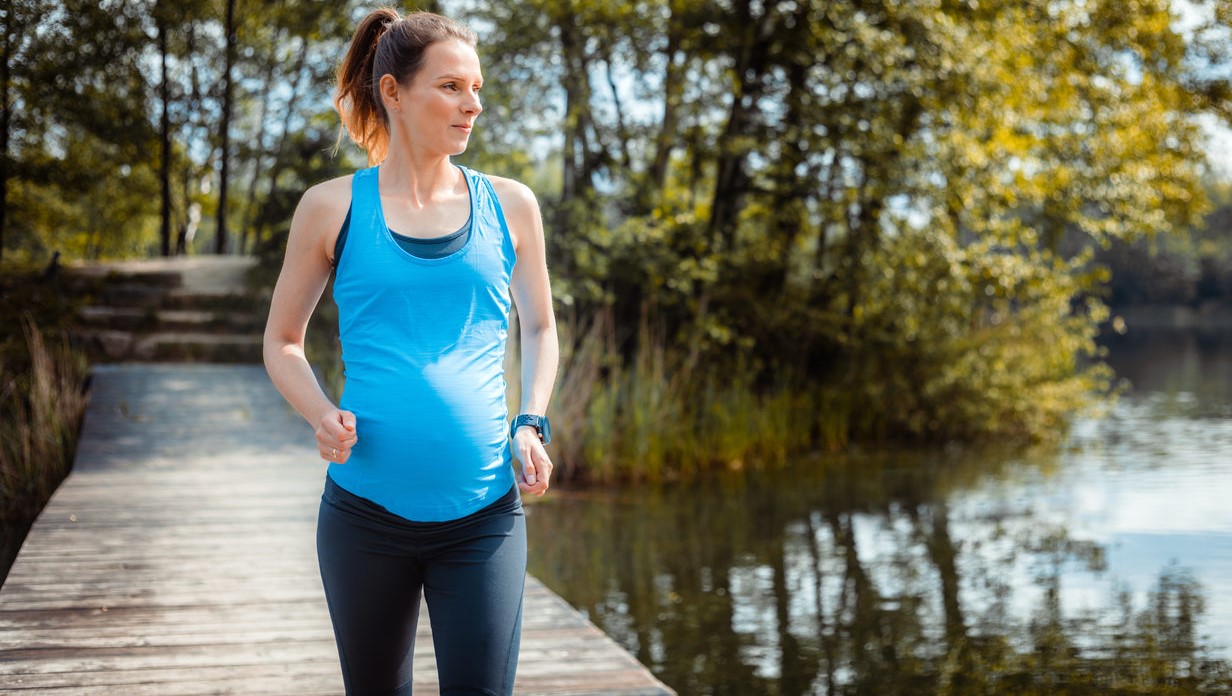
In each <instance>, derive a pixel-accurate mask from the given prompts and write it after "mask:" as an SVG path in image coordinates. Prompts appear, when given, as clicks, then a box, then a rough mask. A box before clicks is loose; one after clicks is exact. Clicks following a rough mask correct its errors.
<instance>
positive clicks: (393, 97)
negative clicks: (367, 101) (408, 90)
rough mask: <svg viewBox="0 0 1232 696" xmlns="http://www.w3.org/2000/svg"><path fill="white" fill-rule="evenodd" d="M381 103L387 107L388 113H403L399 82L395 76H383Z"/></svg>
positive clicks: (386, 74) (387, 74)
mask: <svg viewBox="0 0 1232 696" xmlns="http://www.w3.org/2000/svg"><path fill="white" fill-rule="evenodd" d="M380 86H381V101H382V102H383V103H384V105H385V111H386V112H387V113H399V112H401V111H402V102H401V100H400V99H399V95H398V81H397V80H395V79H394V76H393V75H390V74H389V73H385V74H384V75H381V82H380Z"/></svg>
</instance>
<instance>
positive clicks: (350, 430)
mask: <svg viewBox="0 0 1232 696" xmlns="http://www.w3.org/2000/svg"><path fill="white" fill-rule="evenodd" d="M316 436H317V450H318V451H319V452H320V454H321V459H324V460H325V461H327V462H334V463H337V464H345V463H346V460H347V459H348V458H350V456H351V448H352V447H354V446H355V443H356V442H358V441H359V437H358V436H357V435H356V433H355V414H354V413H351V412H350V411H343V410H342V409H334V410H332V411H328V412H326V413H325V415H324V416H321V421H320V423H318V424H317V430H316Z"/></svg>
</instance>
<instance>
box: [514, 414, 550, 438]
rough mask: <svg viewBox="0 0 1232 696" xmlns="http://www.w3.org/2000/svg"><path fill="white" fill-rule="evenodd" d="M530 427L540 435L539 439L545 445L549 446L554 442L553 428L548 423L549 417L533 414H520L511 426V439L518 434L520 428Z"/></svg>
mask: <svg viewBox="0 0 1232 696" xmlns="http://www.w3.org/2000/svg"><path fill="white" fill-rule="evenodd" d="M524 425H529V426H530V427H532V428H534V429H535V432H537V433H539V439H540V440H541V441H542V442H543V444H545V445H546V444H548V443H549V442H551V441H552V426H551V424H550V423H548V417H547V416H539V415H535V414H533V413H519V414H518V416H517V417H516V418H514V419H513V422H512V423H510V424H509V437H513V435H514V433H516V432H518V428H520V427H522V426H524Z"/></svg>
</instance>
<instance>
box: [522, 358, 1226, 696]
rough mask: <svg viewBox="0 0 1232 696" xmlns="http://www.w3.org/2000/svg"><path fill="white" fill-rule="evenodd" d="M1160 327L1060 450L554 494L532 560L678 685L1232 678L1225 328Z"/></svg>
mask: <svg viewBox="0 0 1232 696" xmlns="http://www.w3.org/2000/svg"><path fill="white" fill-rule="evenodd" d="M1169 345H1170V344H1168V343H1167V342H1166V341H1165V342H1163V343H1150V342H1147V343H1140V344H1139V345H1137V347H1134V346H1131V347H1128V348H1127V347H1125V346H1120V347H1117V346H1113V348H1114V356H1116V359H1119V360H1121V361H1122V363H1121V364H1117V362H1116V360H1115V359H1114V361H1113V362H1114V367H1116V368H1117V369H1118V371H1119V372H1120V374H1122V375H1124V376H1126V377H1127V378H1129V379H1131V380H1133V381H1134V384H1135V386H1134V388H1133V389H1132V390H1130V391H1129V393H1127V394H1126V396H1125V397H1124V398H1123V399H1122V400H1121V401H1120V403H1119V404H1118V405H1117V407H1116V409H1115V411H1114V412H1113V414H1112V415H1111V416H1110V417H1109V418H1107V419H1104V420H1101V421H1098V422H1096V421H1091V422H1083V423H1080V424H1079V425H1078V427H1076V428H1075V432H1074V435H1073V437H1072V438H1071V444H1070V446H1069V447H1067V448H1066V449H1065V450H1064V451H1063V452H1061V453H1056V452H1053V453H1047V452H1029V453H1025V454H1024V453H1022V452H995V451H993V452H990V451H982V452H948V453H938V454H934V455H930V456H908V455H893V456H891V455H884V454H881V455H851V456H849V457H847V458H845V459H844V460H841V461H827V462H826V463H825V465H824V466H823V465H821V464H819V463H818V462H811V463H810V462H801V463H800V465H798V466H796V467H792V468H791V469H788V470H782V471H774V472H764V473H754V474H750V475H747V476H741V477H720V478H716V479H714V480H710V481H706V482H704V483H700V484H694V485H690V486H687V487H683V486H682V487H675V488H665V489H656V490H640V489H639V490H635V491H613V492H596V491H589V492H585V493H580V492H579V493H567V494H562V495H559V496H557V497H556V498H555V500H554V501H553V502H548V503H544V504H539V505H535V506H533V507H532V508H531V513H530V514H529V516H528V521H529V524H530V525H531V529H530V533H531V539H532V544H531V545H532V551H531V556H532V558H531V571H532V572H533V573H534V574H535V575H536V576H538V577H539V578H541V579H542V580H544V581H545V582H546V583H547V584H548V585H549V586H551V587H552V588H554V589H556V590H557V591H558V592H561V593H562V594H563V595H564V596H565V598H566V599H568V600H569V601H570V602H571V603H572V604H573V605H574V606H576V607H579V608H582V609H584V610H586V611H587V612H588V613H589V615H590V617H591V619H592V620H593V621H595V622H596V623H597V624H599V625H600V626H601V627H602V628H603V629H604V630H605V631H607V632H608V633H609V634H610V635H612V636H613V637H614V638H615V639H616V640H617V641H619V642H621V643H622V644H623V645H625V646H626V647H627V648H629V649H630V650H631V651H632V652H634V653H635V654H636V655H637V656H638V658H639V659H640V660H642V661H643V662H644V663H646V664H647V665H649V666H651V668H652V669H653V670H654V671H655V672H656V674H658V675H659V676H660V678H662V679H663V680H664V681H665V682H667V683H668V684H670V685H672V686H674V687H675V688H676V689H677V690H678V691H679V692H680V693H681V694H742V695H743V694H915V693H920V694H933V693H950V694H987V693H1007V694H1008V693H1013V694H1060V693H1065V694H1088V693H1090V694H1095V693H1101V694H1102V693H1114V694H1121V693H1123V694H1139V693H1141V694H1146V693H1151V694H1170V693H1176V694H1182V693H1184V694H1193V693H1232V671H1230V668H1229V663H1228V658H1229V656H1230V655H1229V651H1228V650H1227V645H1226V640H1225V639H1226V638H1228V637H1230V636H1232V606H1229V603H1228V602H1226V601H1224V597H1225V596H1226V595H1228V594H1229V593H1228V591H1227V590H1228V589H1229V580H1228V578H1232V512H1229V511H1228V510H1227V509H1226V508H1225V506H1224V501H1223V500H1222V498H1221V497H1220V496H1219V495H1218V494H1217V492H1218V491H1221V490H1222V491H1232V485H1230V484H1232V474H1230V473H1229V472H1228V471H1227V468H1228V467H1227V464H1226V462H1228V461H1230V460H1232V419H1228V418H1226V415H1227V414H1228V413H1229V412H1228V411H1227V410H1226V409H1227V408H1228V406H1229V404H1232V399H1230V398H1229V391H1228V390H1229V385H1232V381H1229V380H1228V379H1227V377H1232V358H1230V356H1232V341H1229V342H1224V343H1217V344H1216V348H1215V349H1210V344H1209V343H1206V344H1204V343H1202V342H1200V341H1196V340H1194V341H1192V342H1190V343H1186V344H1184V345H1185V346H1187V347H1183V348H1182V349H1177V348H1175V346H1176V345H1177V344H1175V343H1173V344H1171V345H1172V346H1173V347H1172V348H1168V346H1169ZM1159 346H1163V347H1164V348H1163V349H1162V352H1161V353H1159V354H1155V349H1156V348H1159ZM1134 351H1137V352H1134ZM1136 366H1137V367H1136ZM1135 370H1137V372H1135ZM1221 371H1222V372H1221ZM1212 375H1214V377H1213V378H1212ZM1195 379H1196V381H1195ZM1151 380H1155V381H1154V382H1151ZM1215 381H1218V382H1220V383H1221V384H1219V385H1213V384H1209V383H1208V382H1215ZM1221 409H1223V410H1221ZM1199 434H1200V435H1201V437H1200V438H1199V439H1197V440H1196V441H1195V439H1194V438H1195V437H1196V436H1197V435H1199Z"/></svg>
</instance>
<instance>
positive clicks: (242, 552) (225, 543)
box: [0, 364, 673, 696]
mask: <svg viewBox="0 0 1232 696" xmlns="http://www.w3.org/2000/svg"><path fill="white" fill-rule="evenodd" d="M311 443H312V437H311V432H310V431H309V430H308V429H307V426H305V425H304V424H303V423H302V421H300V420H299V419H298V417H297V416H295V415H294V414H292V413H291V412H290V411H289V410H288V409H287V408H286V406H285V405H284V404H283V402H282V400H281V397H279V395H278V394H277V392H276V391H275V390H274V389H273V387H272V386H271V385H270V383H269V381H268V379H267V378H266V376H265V374H264V371H263V370H262V369H261V368H260V367H259V366H253V365H242V366H220V365H135V364H134V365H115V366H103V367H98V368H96V370H95V378H94V392H93V395H92V397H91V402H90V405H89V408H88V410H87V414H86V421H85V426H84V432H83V434H82V439H81V444H80V446H79V449H78V452H77V458H76V464H75V466H74V470H73V473H72V474H71V475H70V476H69V478H68V479H67V480H66V481H65V482H64V484H63V485H61V487H60V489H59V490H58V491H57V492H56V494H55V496H54V497H53V498H52V500H51V502H50V503H49V504H48V506H47V508H46V509H45V510H44V511H43V514H42V515H41V516H40V517H39V519H38V521H37V522H36V523H35V525H34V527H33V528H32V529H31V531H30V535H29V536H28V537H27V539H26V542H25V545H24V546H23V548H22V550H21V553H20V554H19V555H18V557H17V560H16V562H15V563H14V565H13V568H12V571H11V572H10V574H9V577H8V580H7V581H6V583H5V585H4V587H3V588H0V693H4V694H20V695H25V694H31V695H32V696H33V695H35V694H37V695H39V696H44V695H50V694H75V695H76V694H115V695H119V694H123V695H124V696H138V695H140V694H157V695H158V696H182V695H186V694H278V695H280V696H306V695H308V694H341V693H342V681H341V675H340V671H339V667H338V660H337V652H336V650H335V647H334V640H333V634H332V632H331V629H330V623H329V616H328V613H327V610H326V607H325V600H324V596H323V593H322V590H321V583H320V578H319V576H318V574H317V565H316V552H315V546H314V525H315V520H316V510H317V504H318V502H319V499H320V490H321V485H322V483H323V465H322V463H321V462H320V461H319V460H317V459H316V456H315V451H314V450H313V449H311ZM533 544H534V539H531V545H532V547H533ZM419 630H420V638H419V640H418V642H417V646H416V656H415V693H416V694H425V693H427V694H431V693H436V692H437V687H436V674H435V665H434V662H433V658H432V641H431V636H430V635H429V634H428V631H427V623H426V621H421V624H420V627H419ZM515 691H516V693H518V694H532V693H533V694H626V695H632V694H646V695H647V696H649V695H651V694H656V695H657V694H672V693H673V692H672V691H671V690H670V689H669V688H667V687H666V686H664V685H663V684H662V683H660V682H659V681H658V680H656V679H655V678H654V677H653V676H652V675H651V674H650V672H649V671H648V670H647V669H646V668H645V667H643V666H642V665H641V664H639V663H638V662H637V661H636V660H635V659H634V658H633V657H632V656H631V655H629V654H628V653H627V652H625V651H624V650H623V649H621V648H620V646H618V645H617V644H616V643H615V642H614V641H613V640H611V639H610V638H608V637H607V636H605V635H604V634H603V633H602V632H601V631H599V630H598V629H597V628H595V627H594V626H593V625H592V624H590V623H589V622H587V621H586V620H585V619H584V618H583V617H582V616H581V615H580V614H578V613H577V612H576V611H574V610H573V609H572V608H570V607H569V606H568V605H567V604H566V603H565V602H564V600H562V599H560V598H559V597H557V596H556V595H554V594H552V592H550V591H549V590H548V589H547V588H546V587H544V586H543V585H542V584H541V583H539V582H538V581H536V580H534V579H533V578H528V580H527V593H526V599H525V610H524V629H523V636H522V647H521V663H520V666H519V670H518V679H517V686H516V689H515Z"/></svg>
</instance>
